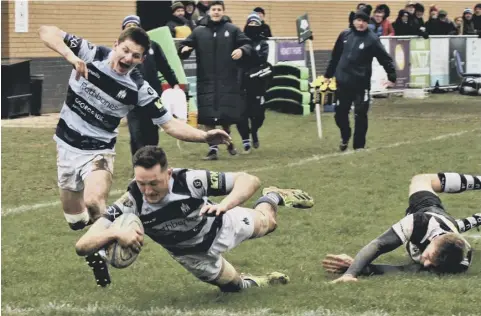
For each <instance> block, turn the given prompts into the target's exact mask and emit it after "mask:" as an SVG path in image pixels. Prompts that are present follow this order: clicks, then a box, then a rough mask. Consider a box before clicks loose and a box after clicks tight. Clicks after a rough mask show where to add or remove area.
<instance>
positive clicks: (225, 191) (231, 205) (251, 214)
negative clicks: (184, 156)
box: [76, 146, 314, 292]
mask: <svg viewBox="0 0 481 316" xmlns="http://www.w3.org/2000/svg"><path fill="white" fill-rule="evenodd" d="M133 165H134V174H135V180H134V181H132V182H131V183H130V184H129V186H128V191H127V193H125V194H124V195H123V196H122V197H121V198H120V199H119V200H118V201H116V202H115V203H114V204H113V205H112V206H110V207H109V208H108V212H107V214H106V215H105V216H104V217H102V218H100V219H99V220H98V221H97V222H96V223H95V224H94V225H92V227H91V228H90V229H89V231H88V232H87V233H86V234H85V235H84V236H82V237H81V238H80V240H79V241H78V242H77V244H76V250H77V253H78V254H79V255H81V256H85V255H87V261H89V262H90V263H92V261H95V264H93V268H94V274H95V275H96V279H97V280H100V281H101V282H100V283H99V281H97V282H98V284H99V285H102V286H105V285H106V283H110V278H109V277H108V271H107V265H106V264H105V261H103V260H101V259H99V255H98V253H96V252H97V251H99V250H101V249H102V248H103V247H105V246H106V245H107V244H109V243H110V242H112V241H115V240H117V241H118V242H119V243H120V245H122V246H123V247H132V248H133V249H137V250H140V248H141V247H142V243H143V236H142V233H141V232H140V231H134V230H132V229H129V230H125V231H117V230H115V229H110V228H109V226H110V225H111V223H112V222H113V221H114V220H115V218H117V217H118V216H120V215H121V214H123V213H134V214H135V215H137V216H139V217H140V220H141V221H142V223H143V226H144V230H145V234H146V235H147V236H149V237H150V238H151V239H152V240H154V241H155V242H157V243H159V244H160V245H162V246H163V247H164V248H165V249H166V250H167V251H168V252H169V254H170V255H171V256H172V257H173V258H174V259H175V260H176V261H178V262H179V263H180V264H181V265H182V266H184V268H185V269H187V270H188V271H190V272H191V273H192V274H194V275H195V276H196V277H197V278H199V279H200V280H202V281H204V282H207V283H210V284H213V285H216V286H218V287H219V288H220V289H221V290H222V291H226V292H235V291H240V290H241V289H244V288H249V287H253V286H266V285H272V284H278V283H281V284H285V283H287V282H288V281H289V277H288V276H287V275H285V274H282V273H277V272H274V273H270V274H268V275H265V276H250V275H249V276H248V275H240V274H239V273H238V272H237V271H236V270H235V268H234V267H233V266H232V265H231V264H230V263H229V262H227V261H226V260H225V259H224V258H223V257H222V254H223V253H224V252H226V251H228V250H231V249H233V248H234V247H236V246H237V245H239V244H240V243H241V242H243V241H245V240H248V239H253V238H258V237H262V236H265V235H267V234H269V233H271V232H272V231H274V230H275V229H276V226H277V224H276V217H277V206H278V205H286V206H291V207H299V208H308V207H312V206H313V204H314V202H313V200H312V198H311V197H309V196H308V195H307V194H306V193H304V192H303V191H301V190H281V189H278V188H275V187H269V188H266V189H264V190H263V192H262V193H263V196H262V197H261V198H260V199H259V200H258V201H257V202H256V204H255V207H254V209H250V208H244V207H240V205H241V204H242V203H244V202H245V201H247V200H248V199H249V198H250V197H252V196H253V195H254V193H255V192H256V191H257V189H258V188H259V185H260V183H259V179H258V178H257V177H255V176H252V175H249V174H246V173H242V172H239V173H230V172H227V173H222V172H212V171H206V170H189V169H171V168H169V167H168V164H167V157H166V155H165V153H164V151H163V150H162V149H161V148H158V147H155V146H146V147H143V148H141V149H139V150H138V151H137V152H136V154H135V155H134V157H133ZM223 195H227V196H226V197H225V198H224V199H223V200H222V201H221V202H220V203H219V204H215V203H212V202H210V201H209V200H208V197H210V196H223ZM95 258H97V259H95ZM99 262H100V263H101V264H99ZM91 266H92V265H91ZM102 272H103V274H102ZM105 280H107V281H105ZM104 281H105V282H104ZM102 282H103V283H102Z"/></svg>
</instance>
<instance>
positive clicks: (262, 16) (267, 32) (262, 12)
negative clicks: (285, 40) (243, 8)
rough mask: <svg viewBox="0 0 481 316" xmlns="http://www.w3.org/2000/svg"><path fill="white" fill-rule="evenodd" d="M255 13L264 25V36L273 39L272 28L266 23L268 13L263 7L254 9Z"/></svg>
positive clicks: (262, 27) (262, 30) (262, 28)
mask: <svg viewBox="0 0 481 316" xmlns="http://www.w3.org/2000/svg"><path fill="white" fill-rule="evenodd" d="M254 12H256V13H257V15H258V16H259V18H260V19H261V21H262V25H261V32H262V34H264V36H265V37H272V32H271V27H270V26H269V24H267V23H266V21H265V17H266V11H265V10H264V9H263V8H261V7H257V8H254Z"/></svg>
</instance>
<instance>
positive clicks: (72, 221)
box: [64, 211, 90, 230]
mask: <svg viewBox="0 0 481 316" xmlns="http://www.w3.org/2000/svg"><path fill="white" fill-rule="evenodd" d="M64 216H65V220H66V221H67V223H68V225H69V227H70V229H72V230H81V229H84V228H85V227H86V226H87V225H89V223H90V216H89V213H88V212H87V211H83V212H81V213H79V214H68V213H64Z"/></svg>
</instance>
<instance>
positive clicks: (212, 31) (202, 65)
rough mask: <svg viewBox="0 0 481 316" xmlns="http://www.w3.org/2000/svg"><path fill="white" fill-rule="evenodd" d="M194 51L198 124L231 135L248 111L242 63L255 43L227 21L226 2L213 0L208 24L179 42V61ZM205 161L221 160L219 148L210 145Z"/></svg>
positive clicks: (229, 147) (230, 147)
mask: <svg viewBox="0 0 481 316" xmlns="http://www.w3.org/2000/svg"><path fill="white" fill-rule="evenodd" d="M194 49H195V51H196V63H197V104H198V123H199V124H202V125H204V126H205V127H206V129H207V130H210V129H213V128H215V126H218V125H221V126H222V127H223V128H224V130H225V131H226V132H228V133H230V125H232V124H237V123H239V122H240V120H241V119H242V118H243V115H244V113H245V109H246V102H245V94H244V92H243V91H242V87H241V84H242V69H241V67H240V64H239V62H240V59H241V58H247V57H249V56H250V55H251V54H252V41H251V40H250V38H248V37H247V36H246V35H245V34H244V33H243V32H242V31H241V30H240V29H239V28H238V27H237V26H235V25H233V24H232V23H229V22H227V18H226V17H225V16H224V3H223V2H222V1H213V2H212V3H211V6H210V8H209V17H208V18H207V19H206V23H205V24H201V25H199V26H198V27H197V28H195V29H194V31H193V32H192V34H191V35H189V36H188V37H187V38H186V39H185V40H184V41H182V42H181V43H180V45H179V49H178V52H179V56H180V58H181V59H186V58H188V57H189V56H190V54H191V53H192V50H194ZM228 151H229V153H230V154H231V155H236V154H237V151H236V150H235V148H234V145H233V144H232V143H231V144H230V145H229V146H228ZM205 159H206V160H217V159H218V146H217V145H212V144H211V145H210V147H209V152H208V153H207V156H206V157H205Z"/></svg>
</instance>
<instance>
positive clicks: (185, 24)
mask: <svg viewBox="0 0 481 316" xmlns="http://www.w3.org/2000/svg"><path fill="white" fill-rule="evenodd" d="M171 9H172V16H171V18H170V21H169V22H167V24H166V25H167V26H168V27H169V29H170V33H171V34H172V37H173V38H186V37H187V36H189V35H190V33H192V30H193V28H194V27H193V25H192V22H190V21H188V20H187V19H186V18H185V7H184V5H183V4H182V2H180V1H175V2H174V3H172V6H171Z"/></svg>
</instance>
